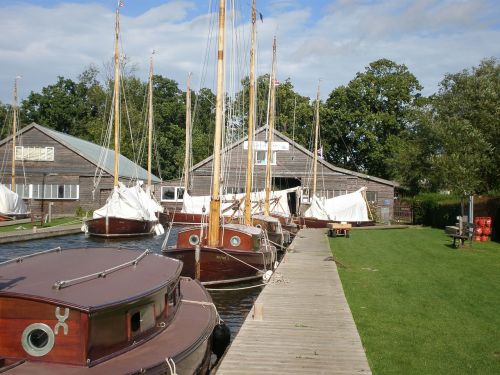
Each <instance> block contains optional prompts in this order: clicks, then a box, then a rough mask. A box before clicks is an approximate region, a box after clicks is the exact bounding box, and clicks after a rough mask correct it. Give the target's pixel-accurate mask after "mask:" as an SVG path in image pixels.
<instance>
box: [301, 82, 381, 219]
mask: <svg viewBox="0 0 500 375" xmlns="http://www.w3.org/2000/svg"><path fill="white" fill-rule="evenodd" d="M319 94H320V82H318V90H317V94H316V111H315V130H314V152H313V162H312V163H313V164H312V167H313V173H312V175H313V176H312V191H311V193H312V194H311V204H310V207H309V208H308V209H307V210H306V211H305V212H304V213H303V214H302V215H301V216H299V217H298V218H297V219H296V222H297V224H299V225H300V226H303V227H304V226H305V227H308V228H328V224H329V223H333V222H337V223H338V222H346V223H347V222H349V223H351V224H353V225H355V226H361V225H373V222H372V221H370V220H369V219H368V204H367V202H366V198H365V196H364V191H365V190H366V188H361V189H359V190H357V191H355V192H353V193H350V194H345V195H342V196H338V197H334V198H330V199H324V198H323V199H322V198H320V197H318V195H317V194H316V185H317V184H316V182H317V170H318V139H319V97H320V95H319Z"/></svg>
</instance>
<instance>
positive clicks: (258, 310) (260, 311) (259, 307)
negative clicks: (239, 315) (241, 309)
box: [253, 302, 264, 321]
mask: <svg viewBox="0 0 500 375" xmlns="http://www.w3.org/2000/svg"><path fill="white" fill-rule="evenodd" d="M253 320H259V321H261V320H264V304H263V303H262V302H255V303H254V304H253Z"/></svg>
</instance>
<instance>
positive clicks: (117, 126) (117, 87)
mask: <svg viewBox="0 0 500 375" xmlns="http://www.w3.org/2000/svg"><path fill="white" fill-rule="evenodd" d="M119 35H120V4H119V3H118V4H117V5H116V24H115V85H114V92H113V98H114V104H115V106H114V123H115V127H114V133H115V160H114V186H118V157H119V155H120V117H119V112H120V51H119V46H118V44H119Z"/></svg>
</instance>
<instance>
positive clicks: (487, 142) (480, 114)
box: [432, 58, 500, 193]
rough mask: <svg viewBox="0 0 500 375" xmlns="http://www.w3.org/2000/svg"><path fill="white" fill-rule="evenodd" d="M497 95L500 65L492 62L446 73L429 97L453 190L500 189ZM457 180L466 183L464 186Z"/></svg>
mask: <svg viewBox="0 0 500 375" xmlns="http://www.w3.org/2000/svg"><path fill="white" fill-rule="evenodd" d="M499 93H500V64H499V61H498V60H497V59H494V58H491V59H486V60H483V61H481V63H480V64H479V66H478V67H474V68H472V70H470V71H469V70H463V71H462V72H459V73H455V74H447V75H445V77H444V79H443V80H442V81H441V83H440V88H439V92H438V93H437V94H435V95H434V96H433V97H432V105H433V108H434V115H435V118H436V121H437V122H438V124H439V125H440V129H441V136H442V140H443V148H444V150H445V151H446V154H445V155H444V156H443V159H444V160H446V161H447V162H446V163H445V164H444V165H443V175H445V176H447V177H446V178H447V181H448V182H449V184H450V188H452V189H454V190H459V191H463V189H469V190H467V191H468V192H471V191H474V192H477V193H482V192H487V191H489V190H494V189H499V188H500V116H499V114H500V95H499ZM453 163H460V164H461V167H459V166H454V165H453ZM464 168H465V169H464ZM454 173H455V174H454ZM461 180H467V181H468V182H467V187H464V186H462V184H463V183H465V182H462V183H460V181H461ZM471 180H474V181H471ZM471 189H472V190H471Z"/></svg>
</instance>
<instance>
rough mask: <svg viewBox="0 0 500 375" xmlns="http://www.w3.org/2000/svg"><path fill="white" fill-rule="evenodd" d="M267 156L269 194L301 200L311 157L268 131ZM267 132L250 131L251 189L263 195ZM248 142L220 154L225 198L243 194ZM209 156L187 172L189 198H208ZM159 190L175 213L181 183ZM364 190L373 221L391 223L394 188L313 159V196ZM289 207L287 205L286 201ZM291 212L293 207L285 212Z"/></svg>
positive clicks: (389, 183) (308, 183) (307, 185)
mask: <svg viewBox="0 0 500 375" xmlns="http://www.w3.org/2000/svg"><path fill="white" fill-rule="evenodd" d="M273 134H274V137H273V147H272V148H273V151H272V158H271V164H272V185H273V188H274V189H275V190H281V189H287V188H292V187H296V186H301V187H302V188H303V189H304V190H303V191H304V192H305V196H306V197H305V198H303V199H304V200H305V201H306V200H307V194H308V188H310V187H312V162H313V154H312V152H310V151H309V150H307V149H305V148H304V147H302V146H301V145H299V144H298V143H296V142H294V141H293V140H291V139H290V138H288V137H286V136H285V135H283V134H282V133H280V132H279V131H277V130H275V131H274V133H273ZM266 139H267V127H261V128H259V129H258V130H257V131H256V132H255V143H254V145H255V146H254V150H255V153H254V167H253V168H254V183H253V190H254V191H256V190H263V189H264V181H265V169H266V160H267V159H266V158H267V155H266V154H267V142H266ZM247 147H248V142H247V139H246V137H245V138H243V139H241V140H239V141H237V142H235V143H233V144H232V145H230V146H228V147H227V148H226V149H225V150H224V155H225V156H224V159H225V160H226V164H225V166H224V168H223V170H224V177H223V180H224V181H223V186H224V189H225V191H226V192H227V193H239V192H243V191H244V186H245V173H246V160H247ZM212 159H213V156H211V157H209V158H207V159H205V160H203V161H201V162H200V163H198V164H196V165H194V166H193V167H192V168H191V176H192V186H191V192H190V193H191V195H209V194H210V186H211V179H212ZM164 185H169V187H167V186H162V194H161V195H162V203H163V204H165V205H167V207H170V208H173V207H176V206H177V208H179V206H180V203H181V202H182V191H183V188H182V187H181V186H182V182H181V181H180V180H171V181H166V182H164ZM362 187H366V189H367V190H366V197H367V200H368V201H369V202H370V204H371V206H372V207H373V208H375V210H376V218H377V219H378V220H379V221H388V220H390V219H392V215H393V207H394V197H395V189H396V188H397V187H399V184H398V183H397V182H394V181H389V180H385V179H382V178H378V177H374V176H369V175H366V174H363V173H358V172H353V171H350V170H347V169H343V168H339V167H336V166H334V165H332V164H330V163H328V162H326V161H325V160H323V159H321V158H318V172H317V194H318V195H319V196H324V197H328V198H331V197H334V196H338V195H342V194H347V193H351V192H353V191H356V190H358V189H360V188H362ZM289 204H290V205H291V206H293V202H289ZM290 208H291V210H292V212H293V211H294V209H293V207H290Z"/></svg>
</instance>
